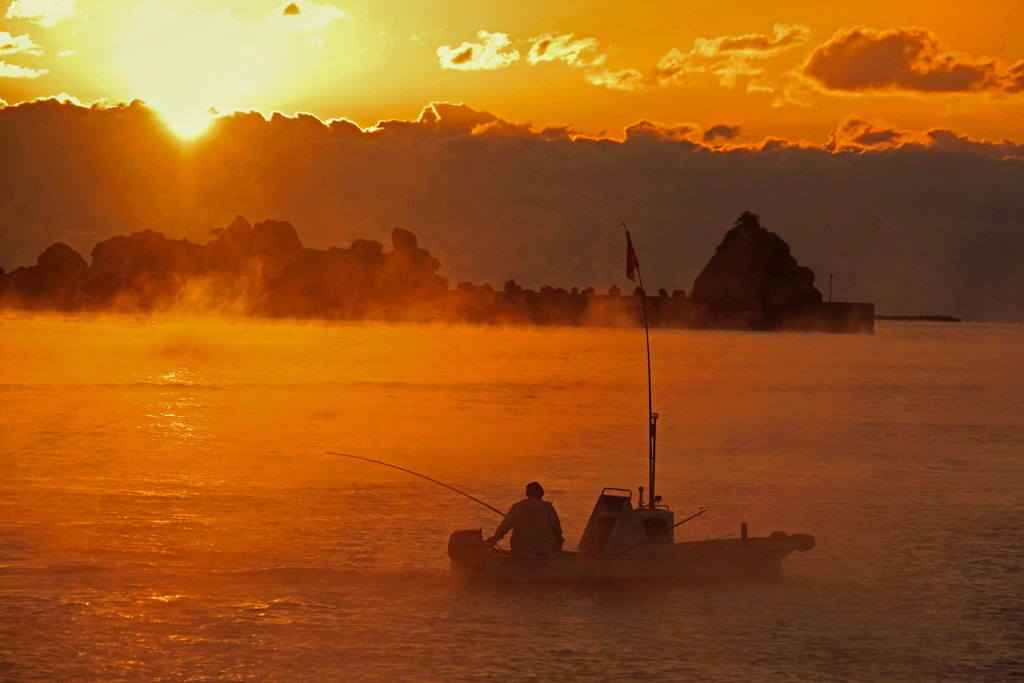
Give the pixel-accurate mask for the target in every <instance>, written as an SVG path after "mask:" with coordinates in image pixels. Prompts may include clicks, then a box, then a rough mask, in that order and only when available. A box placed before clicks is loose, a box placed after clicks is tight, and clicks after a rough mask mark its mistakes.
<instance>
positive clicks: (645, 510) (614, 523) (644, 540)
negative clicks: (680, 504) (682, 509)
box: [579, 488, 674, 555]
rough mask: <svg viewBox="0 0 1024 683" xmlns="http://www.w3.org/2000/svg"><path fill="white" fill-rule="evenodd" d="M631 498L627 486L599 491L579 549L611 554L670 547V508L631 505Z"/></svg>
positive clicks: (671, 530) (592, 552) (599, 553)
mask: <svg viewBox="0 0 1024 683" xmlns="http://www.w3.org/2000/svg"><path fill="white" fill-rule="evenodd" d="M632 498H633V492H632V491H629V490H628V489H617V488H605V489H603V490H602V491H601V495H599V496H598V497H597V503H596V504H595V505H594V510H593V512H591V513H590V520H589V521H588V522H587V527H586V528H585V529H584V530H583V536H582V537H581V538H580V543H579V550H580V552H582V553H586V554H589V555H614V554H618V553H622V552H626V551H628V550H631V549H632V548H637V552H651V551H655V550H664V548H665V546H666V545H667V546H668V547H671V546H672V543H673V542H674V534H673V522H674V515H673V514H672V511H671V510H669V509H668V508H667V507H665V506H659V507H643V506H640V507H635V508H634V507H633V501H632ZM641 548H643V550H641Z"/></svg>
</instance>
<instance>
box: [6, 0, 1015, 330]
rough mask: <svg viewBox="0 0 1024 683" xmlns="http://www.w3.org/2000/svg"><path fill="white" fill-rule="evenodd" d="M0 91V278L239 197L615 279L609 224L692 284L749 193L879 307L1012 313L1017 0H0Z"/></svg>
mask: <svg viewBox="0 0 1024 683" xmlns="http://www.w3.org/2000/svg"><path fill="white" fill-rule="evenodd" d="M0 100H2V102H0V144H3V148H2V151H3V153H4V156H5V157H6V162H7V169H6V170H5V171H0V174H2V175H3V177H4V178H5V179H6V182H7V183H8V185H7V186H6V187H7V189H6V190H4V191H2V193H0V267H3V268H5V269H8V270H10V269H11V268H13V267H16V266H20V265H31V263H33V260H34V258H35V256H36V255H37V254H38V253H39V252H40V251H41V250H42V249H43V248H45V247H46V246H47V245H49V244H51V243H53V242H54V241H57V240H60V241H64V242H66V243H68V244H70V245H71V246H72V247H74V248H75V249H78V250H80V251H81V252H82V253H83V254H85V255H86V256H87V255H88V252H89V250H90V249H91V248H92V246H93V245H94V244H95V243H96V242H97V241H99V240H102V239H105V238H108V237H110V236H112V235H115V234H124V233H127V232H129V231H132V230H140V229H143V228H153V229H155V230H161V231H163V232H165V233H166V234H167V235H168V236H171V237H175V238H179V237H188V238H190V239H195V240H203V239H205V238H206V236H208V234H209V230H210V229H211V228H215V227H218V226H223V225H226V224H227V223H229V222H230V221H231V220H232V219H233V217H234V216H235V215H236V214H244V215H245V216H246V217H247V218H249V219H251V220H254V221H259V220H264V219H267V218H277V219H283V220H289V221H292V222H293V223H294V224H295V225H296V228H297V230H298V232H299V234H300V236H301V237H302V239H303V240H304V242H305V243H306V244H307V246H314V247H325V246H327V245H330V244H339V245H341V244H345V243H347V242H348V241H350V240H352V239H354V238H355V237H368V238H375V239H381V238H382V237H383V236H385V235H388V234H390V230H391V229H392V228H393V227H395V226H402V227H406V228H408V229H410V230H412V231H413V232H415V233H416V234H417V235H418V236H419V237H420V239H421V242H422V243H423V244H424V246H425V247H426V248H428V249H430V250H431V251H432V252H433V253H435V254H437V255H438V256H439V258H440V259H441V261H442V263H443V264H444V266H445V270H444V271H443V274H444V275H445V276H446V277H448V278H449V279H450V281H451V282H454V281H456V280H460V279H470V280H474V281H481V280H486V281H490V282H492V283H495V284H498V285H500V284H501V282H502V281H503V280H504V279H506V278H508V277H518V278H519V279H520V281H521V282H525V284H527V285H528V286H536V285H538V284H540V283H542V282H544V283H551V284H555V285H560V286H561V285H566V286H568V285H577V284H578V285H581V286H585V285H588V284H595V285H597V286H599V287H602V286H603V287H607V284H608V283H609V282H611V281H614V279H613V278H614V277H617V276H616V275H615V274H616V273H617V268H618V265H617V264H618V262H619V261H621V258H619V256H618V255H617V250H618V249H620V248H621V245H620V244H619V242H620V241H621V234H620V233H621V226H620V223H621V222H623V221H625V222H629V223H631V224H632V225H633V226H636V228H637V237H636V239H637V240H638V249H639V250H640V252H641V255H642V256H641V258H642V259H643V258H644V257H643V254H644V253H645V252H646V253H647V254H652V252H654V254H653V256H649V257H647V260H646V262H645V268H646V270H645V273H650V274H651V281H652V283H653V286H655V287H659V286H664V287H666V288H668V289H673V288H677V287H679V288H684V289H689V287H690V284H691V283H692V280H693V278H694V277H695V276H696V274H697V273H698V272H699V269H700V267H701V266H702V264H703V263H704V262H706V260H707V258H708V257H709V255H710V253H711V252H712V250H713V248H714V246H715V245H716V244H717V242H718V240H719V239H720V236H721V234H722V233H723V232H724V231H725V230H726V229H727V228H728V227H729V226H730V225H731V223H732V221H733V220H734V219H735V218H736V216H737V215H739V213H740V212H741V211H745V210H750V211H754V212H756V213H759V214H760V215H761V216H762V222H763V224H764V225H765V226H766V227H768V228H769V229H771V230H776V231H778V232H779V233H780V234H781V235H782V236H783V237H784V238H785V239H787V241H789V242H790V244H791V246H792V248H793V253H794V255H795V256H796V258H797V259H798V260H799V261H800V262H801V263H802V264H806V265H808V266H810V267H811V268H812V269H814V270H815V272H816V273H817V274H818V278H819V280H818V282H819V285H820V283H821V282H822V279H823V278H827V274H830V273H834V274H836V276H837V286H839V290H838V291H839V292H840V293H841V294H842V295H844V296H846V297H847V298H849V299H856V300H871V301H876V302H878V304H879V312H880V313H903V312H915V313H922V312H933V311H931V310H929V311H922V310H919V309H921V308H926V309H934V308H940V309H942V310H938V311H934V312H940V313H950V314H956V313H960V314H962V315H967V316H978V317H984V318H1009V319H1022V318H1024V284H1022V282H1024V278H1019V277H1017V276H1016V275H1015V274H1017V275H1019V273H1020V272H1021V270H1022V268H1024V237H1022V234H1024V228H1022V226H1021V219H1020V216H1021V215H1022V207H1021V202H1022V200H1021V198H1020V196H1021V194H1022V193H1021V192H1020V187H1021V184H1020V181H1021V180H1022V171H1021V167H1022V165H1024V148H1022V146H1021V144H1022V143H1024V3H1022V2H1017V1H1007V2H981V3H964V2H929V3H921V2H904V1H903V0H884V1H881V0H861V1H860V2H856V3H808V2H796V1H792V2H790V1H766V2H738V1H732V2H688V1H683V2H681V1H678V0H676V1H673V2H660V1H659V2H647V3H620V2H614V3H595V2H592V1H587V2H583V1H582V0H570V1H563V2H556V3H551V2H547V1H545V2H539V1H534V0H523V1H521V2H516V3H504V2H498V3H479V2H472V3H469V2H451V1H446V2H431V1H429V0H424V1H421V2H416V3H408V2H397V1H395V0H375V1H373V2H370V1H367V0H337V1H334V2H326V1H324V2H308V1H304V0H296V1H295V2H273V1H264V0H246V1H245V2H217V1H213V0H174V1H172V0H145V1H143V0H136V1H128V0H126V1H118V2H107V1H100V0H7V1H5V2H0ZM135 101H141V102H143V103H145V104H144V105H141V104H138V103H136V104H135V105H132V106H127V105H128V103H131V102H135ZM433 103H437V104H436V105H434V104H433ZM274 112H280V113H282V114H283V115H284V116H283V117H282V116H276V117H273V118H272V117H271V116H272V114H273V113H274ZM151 114H152V116H151ZM297 114H309V115H312V117H315V118H311V117H309V116H296V115H297ZM126 140H128V141H130V143H129V142H126ZM241 171H244V172H241ZM645 235H647V236H645ZM581 245H582V246H581ZM588 249H589V251H588ZM675 253H678V254H679V256H678V258H670V257H669V255H670V254H675ZM606 263H607V265H605V264H606ZM613 264H614V265H613ZM844 287H845V291H844V289H843V288H844ZM937 293H938V296H937ZM907 309H915V310H911V311H908V310H907Z"/></svg>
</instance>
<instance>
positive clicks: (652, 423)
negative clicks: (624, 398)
mask: <svg viewBox="0 0 1024 683" xmlns="http://www.w3.org/2000/svg"><path fill="white" fill-rule="evenodd" d="M622 229H623V230H625V231H626V277H628V278H629V279H630V280H632V279H633V274H634V273H635V274H636V277H637V278H639V280H640V301H641V303H642V307H643V312H644V337H645V338H646V340H647V413H648V416H649V422H648V424H649V430H648V454H649V460H650V488H649V489H648V491H649V494H648V503H647V505H648V507H650V508H654V507H655V506H656V505H657V504H658V499H657V498H656V497H655V495H654V463H655V456H656V454H657V450H658V448H657V443H658V414H657V413H656V412H654V401H653V398H652V392H651V328H650V326H649V325H648V324H647V291H646V290H645V289H644V278H643V275H641V274H640V261H638V260H637V258H636V251H634V250H633V240H631V239H630V238H629V228H627V227H626V224H625V223H623V224H622Z"/></svg>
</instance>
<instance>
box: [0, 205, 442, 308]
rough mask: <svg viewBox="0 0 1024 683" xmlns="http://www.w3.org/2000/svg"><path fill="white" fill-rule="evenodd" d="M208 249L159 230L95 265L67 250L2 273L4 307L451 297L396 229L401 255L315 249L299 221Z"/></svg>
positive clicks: (377, 303) (251, 231)
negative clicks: (299, 229)
mask: <svg viewBox="0 0 1024 683" xmlns="http://www.w3.org/2000/svg"><path fill="white" fill-rule="evenodd" d="M211 233H212V234H213V239H212V240H210V242H208V243H207V244H205V245H198V244H195V243H193V242H190V241H188V240H171V239H168V238H167V237H165V236H164V235H163V234H161V233H158V232H154V231H152V230H142V231H139V232H134V233H131V234H130V235H125V236H118V237H112V238H110V239H108V240H104V241H102V242H100V243H99V244H97V245H96V246H95V247H94V248H93V250H92V264H91V265H88V264H86V261H85V259H84V258H82V256H81V255H80V254H78V253H77V252H75V251H74V250H73V249H71V248H70V247H68V246H67V245H65V244H62V243H57V244H54V245H53V246H51V247H49V248H48V249H47V250H46V251H45V252H43V254H42V255H40V257H39V263H38V264H37V265H35V266H32V267H29V268H18V269H17V270H16V271H15V272H13V273H9V274H3V273H0V304H2V305H5V306H8V307H12V308H31V309H47V308H49V309H57V310H120V311H156V310H165V309H169V308H173V307H176V306H196V307H202V308H215V309H228V310H232V311H234V312H239V313H251V314H255V315H272V316H300V317H338V318H358V317H381V318H388V317H394V316H397V315H401V314H402V313H403V312H405V311H407V309H409V308H410V307H411V306H412V305H413V304H414V303H416V304H418V303H420V302H423V301H430V300H431V299H436V298H438V297H439V296H441V295H443V293H444V292H446V291H447V283H446V281H445V279H444V278H443V277H441V276H439V275H437V273H436V271H437V270H439V269H440V268H441V263H440V262H439V261H438V260H437V259H436V258H434V257H433V256H431V255H430V252H428V251H427V250H425V249H421V248H420V247H419V245H418V244H417V241H416V236H415V235H413V234H412V233H411V232H409V231H408V230H402V229H400V228H395V230H394V232H393V233H392V243H393V245H394V249H393V251H391V252H390V253H385V252H384V245H382V244H381V243H380V242H374V241H370V240H362V239H360V240H356V241H355V242H354V243H353V244H352V246H351V247H350V248H349V249H341V248H338V247H331V248H330V249H328V250H326V251H322V250H317V249H306V248H304V247H303V245H302V242H301V241H300V240H299V236H298V233H297V232H296V230H295V228H294V227H292V225H291V224H290V223H287V222H284V221H264V222H262V223H257V224H255V225H252V224H251V223H249V221H247V220H246V219H245V218H244V217H242V216H237V217H235V219H234V220H233V221H232V222H231V223H230V224H229V225H227V226H226V227H224V228H216V229H214V230H212V231H211Z"/></svg>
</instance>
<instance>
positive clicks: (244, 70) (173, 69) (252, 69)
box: [115, 3, 278, 138]
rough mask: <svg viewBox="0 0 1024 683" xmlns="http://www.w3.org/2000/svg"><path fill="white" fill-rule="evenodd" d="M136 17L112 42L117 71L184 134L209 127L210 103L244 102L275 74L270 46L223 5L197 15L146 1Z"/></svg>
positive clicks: (255, 95) (258, 93)
mask: <svg viewBox="0 0 1024 683" xmlns="http://www.w3.org/2000/svg"><path fill="white" fill-rule="evenodd" d="M140 14H141V15H142V16H139V15H140ZM134 19H135V20H134V21H133V22H132V23H131V25H130V26H128V27H126V28H125V30H124V31H123V32H122V33H121V34H120V37H119V41H118V43H119V44H118V45H116V47H115V51H116V53H117V54H120V55H123V59H122V60H121V61H120V70H121V72H122V76H123V78H124V79H125V81H126V82H127V84H128V86H129V87H130V89H131V90H132V92H134V93H135V94H136V96H137V97H139V98H140V99H142V100H143V101H145V102H146V104H148V105H149V106H151V107H153V108H154V109H156V110H158V111H159V112H160V114H161V116H162V117H163V119H164V120H165V121H166V123H167V125H168V127H169V128H171V130H172V131H174V133H175V134H177V135H178V136H180V137H182V138H191V137H195V136H196V135H199V134H201V133H202V132H203V131H205V130H206V128H207V127H208V126H209V124H210V122H211V121H213V119H214V118H215V116H216V115H215V113H214V111H213V110H212V109H211V108H224V109H235V108H243V107H245V106H246V105H248V104H249V103H250V102H251V101H252V100H254V99H258V98H259V97H260V96H261V95H263V94H265V93H266V92H267V90H268V89H270V88H271V87H272V86H273V84H274V83H275V82H276V81H277V80H278V73H277V69H276V68H275V63H274V62H273V61H272V60H271V54H272V52H273V51H272V50H269V49H267V46H265V45H262V44H260V42H259V41H258V40H257V39H256V38H255V37H254V36H253V35H252V32H251V31H249V30H247V28H246V27H245V26H244V25H242V24H240V23H239V22H237V21H236V20H235V19H233V18H232V17H231V16H230V15H229V14H227V13H226V12H217V13H213V14H206V15H202V16H199V15H197V14H195V13H194V12H191V13H186V12H184V11H180V10H177V9H174V8H171V7H169V6H168V5H164V4H158V3H157V4H153V3H151V4H147V5H145V6H143V8H142V9H140V10H139V11H138V12H137V13H136V16H135V17H134Z"/></svg>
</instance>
